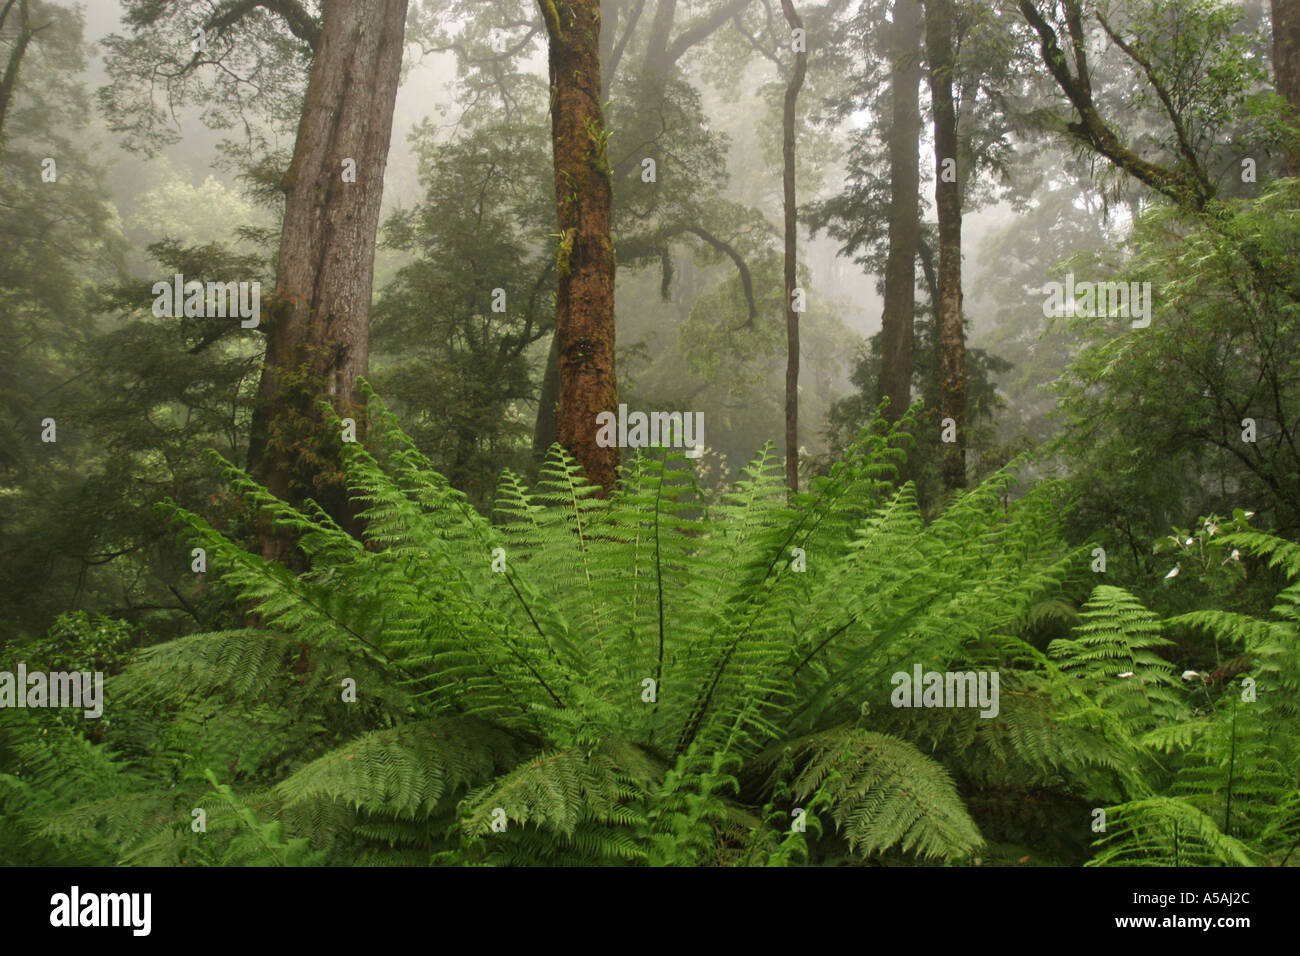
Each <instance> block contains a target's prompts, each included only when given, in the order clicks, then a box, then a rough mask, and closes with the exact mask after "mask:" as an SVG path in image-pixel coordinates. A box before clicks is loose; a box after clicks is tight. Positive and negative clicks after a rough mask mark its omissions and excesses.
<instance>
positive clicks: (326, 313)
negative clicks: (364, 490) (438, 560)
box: [249, 0, 407, 558]
mask: <svg viewBox="0 0 1300 956" xmlns="http://www.w3.org/2000/svg"><path fill="white" fill-rule="evenodd" d="M406 9H407V0H327V2H326V4H325V7H324V11H323V21H324V23H323V29H322V32H321V40H320V46H319V49H318V50H317V52H316V57H315V61H314V62H313V64H312V71H311V76H310V78H309V79H308V83H307V95H306V99H305V101H304V103H303V112H302V119H301V121H300V122H299V125H298V137H297V140H296V142H295V143H294V151H293V160H292V163H291V165H290V167H289V172H288V173H287V175H286V176H285V180H284V189H285V193H286V200H285V210H284V223H283V226H282V231H281V238H280V256H279V261H278V266H277V272H276V283H275V293H274V295H273V296H271V297H270V299H269V302H268V303H267V305H268V308H267V309H266V311H265V314H264V315H263V317H262V322H263V326H264V331H265V333H266V337H267V347H266V361H265V364H264V366H263V369H262V380H261V395H260V398H259V402H258V406H257V408H256V409H255V412H254V417H253V423H252V433H251V436H250V443H249V466H250V470H251V471H252V472H253V473H254V474H255V475H256V476H257V477H258V478H260V479H261V480H262V481H263V482H265V484H266V486H267V488H268V489H269V490H270V491H271V492H272V493H274V494H275V495H277V496H278V497H280V498H282V499H284V500H286V501H290V502H295V501H300V500H301V499H303V498H306V497H312V498H315V499H316V500H317V501H318V502H320V504H321V505H322V506H323V507H324V508H325V509H326V510H327V511H328V512H329V513H330V514H331V515H332V516H333V517H334V518H335V519H336V520H338V521H340V522H341V523H343V524H344V525H345V526H349V525H352V524H353V520H352V516H351V513H350V508H349V506H348V501H347V494H346V488H345V486H344V483H343V477H342V470H341V460H342V459H341V449H342V436H341V435H340V434H339V432H338V430H337V429H335V428H331V427H329V426H328V425H326V423H325V422H324V421H323V420H322V418H321V415H320V413H319V412H318V411H317V408H316V405H317V402H318V401H319V400H321V399H322V398H323V399H325V400H327V401H329V402H330V403H331V404H332V405H333V406H334V407H335V408H336V409H337V411H338V413H339V414H340V416H342V417H345V418H354V419H355V420H356V422H357V426H358V438H359V437H360V434H361V432H362V431H363V425H364V422H363V419H362V415H361V411H362V409H361V405H360V395H359V394H358V391H357V378H358V376H361V375H364V374H365V372H366V370H367V365H368V361H369V333H370V300H371V292H372V285H373V279H374V257H375V240H376V234H377V232H378V228H379V212H380V200H381V198H382V194H383V185H384V169H385V166H386V165H387V162H388V144H389V140H390V138H391V136H392V127H393V108H394V105H395V103H396V98H397V85H398V78H399V74H400V71H401V64H402V49H403V41H404V33H405V28H406ZM353 170H355V176H353ZM353 179H355V181H352V180H353ZM262 550H263V553H264V554H265V555H266V556H267V557H272V558H278V557H281V556H282V552H283V543H282V542H280V541H279V540H278V539H277V538H276V537H275V536H274V535H271V534H270V533H269V532H267V533H266V534H264V536H263V541H262Z"/></svg>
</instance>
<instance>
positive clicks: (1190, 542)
mask: <svg viewBox="0 0 1300 956" xmlns="http://www.w3.org/2000/svg"><path fill="white" fill-rule="evenodd" d="M1183 544H1185V545H1187V546H1188V547H1191V545H1192V539H1191V538H1188V539H1187V540H1186V541H1184V542H1183Z"/></svg>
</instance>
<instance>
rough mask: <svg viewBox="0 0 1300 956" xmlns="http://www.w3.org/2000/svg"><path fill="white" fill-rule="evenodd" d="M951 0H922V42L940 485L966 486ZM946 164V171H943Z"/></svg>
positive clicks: (963, 350) (958, 208)
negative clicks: (931, 171) (932, 212)
mask: <svg viewBox="0 0 1300 956" xmlns="http://www.w3.org/2000/svg"><path fill="white" fill-rule="evenodd" d="M953 16H954V10H953V5H952V0H925V47H926V57H927V59H929V61H930V71H929V75H930V97H931V101H932V104H933V113H934V165H935V173H936V178H935V190H934V193H935V205H936V206H937V208H938V214H939V309H938V312H939V315H938V322H939V353H940V357H939V368H940V383H939V388H940V393H939V394H940V399H939V411H940V414H941V415H942V417H943V418H945V419H951V420H952V421H953V422H954V423H955V425H956V431H957V435H956V438H957V440H956V441H955V442H951V443H949V442H944V443H943V445H942V447H943V465H942V475H943V486H944V488H945V489H953V488H964V487H965V486H966V335H965V330H964V328H963V326H962V295H961V176H960V174H959V173H957V172H956V167H957V165H958V156H957V111H956V107H955V104H954V102H953V38H952V21H953ZM945 165H946V166H947V169H948V170H949V171H950V172H949V174H948V175H945Z"/></svg>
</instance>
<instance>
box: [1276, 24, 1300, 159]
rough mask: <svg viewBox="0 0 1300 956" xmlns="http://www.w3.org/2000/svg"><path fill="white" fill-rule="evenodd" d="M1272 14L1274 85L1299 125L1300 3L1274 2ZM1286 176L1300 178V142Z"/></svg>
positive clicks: (1296, 143) (1295, 146) (1292, 146)
mask: <svg viewBox="0 0 1300 956" xmlns="http://www.w3.org/2000/svg"><path fill="white" fill-rule="evenodd" d="M1272 14H1273V85H1274V86H1275V87H1276V88H1277V91H1278V93H1280V94H1281V95H1282V96H1284V97H1286V101H1287V102H1288V103H1290V104H1291V109H1292V110H1294V111H1295V116H1296V123H1297V124H1300V2H1298V0H1272ZM1298 139H1300V137H1298ZM1287 173H1288V174H1290V175H1292V176H1300V142H1295V143H1293V144H1292V145H1291V149H1290V151H1289V153H1288V159H1287Z"/></svg>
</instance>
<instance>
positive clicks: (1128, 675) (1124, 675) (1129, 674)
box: [1119, 671, 1133, 677]
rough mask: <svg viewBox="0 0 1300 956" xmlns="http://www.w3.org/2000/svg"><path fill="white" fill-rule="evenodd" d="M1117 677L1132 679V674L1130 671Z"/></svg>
mask: <svg viewBox="0 0 1300 956" xmlns="http://www.w3.org/2000/svg"><path fill="white" fill-rule="evenodd" d="M1119 676H1120V677H1132V676H1133V672H1132V671H1125V672H1124V673H1122V674H1120V675H1119Z"/></svg>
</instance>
